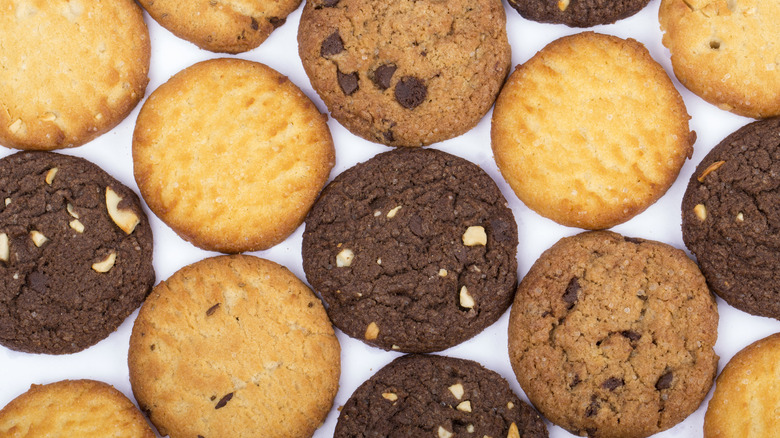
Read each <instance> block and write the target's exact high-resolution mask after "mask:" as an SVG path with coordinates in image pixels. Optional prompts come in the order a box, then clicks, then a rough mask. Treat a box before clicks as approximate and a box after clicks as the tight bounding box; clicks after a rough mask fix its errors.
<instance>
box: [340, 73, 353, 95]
mask: <svg viewBox="0 0 780 438" xmlns="http://www.w3.org/2000/svg"><path fill="white" fill-rule="evenodd" d="M336 78H337V80H338V81H339V87H341V91H343V92H344V94H346V95H347V96H349V95H350V94H352V93H354V92H355V91H357V89H358V74H357V72H354V73H342V72H340V71H337V72H336Z"/></svg>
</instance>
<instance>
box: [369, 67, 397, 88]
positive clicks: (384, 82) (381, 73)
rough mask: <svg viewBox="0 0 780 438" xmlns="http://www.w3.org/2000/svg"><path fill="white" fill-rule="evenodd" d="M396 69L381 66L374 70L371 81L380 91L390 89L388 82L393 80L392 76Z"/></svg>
mask: <svg viewBox="0 0 780 438" xmlns="http://www.w3.org/2000/svg"><path fill="white" fill-rule="evenodd" d="M397 69H398V67H396V66H395V65H393V64H383V65H380V66H379V67H377V68H376V70H374V73H373V75H372V77H371V80H373V81H374V84H375V85H376V86H377V87H379V89H380V90H387V89H388V88H390V80H391V79H392V78H393V74H395V71H396V70H397Z"/></svg>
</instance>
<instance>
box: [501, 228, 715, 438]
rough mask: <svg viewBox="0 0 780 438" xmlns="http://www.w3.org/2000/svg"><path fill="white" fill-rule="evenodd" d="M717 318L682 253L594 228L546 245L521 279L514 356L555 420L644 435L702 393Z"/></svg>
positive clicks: (596, 431) (681, 413) (521, 376)
mask: <svg viewBox="0 0 780 438" xmlns="http://www.w3.org/2000/svg"><path fill="white" fill-rule="evenodd" d="M717 325H718V312H717V307H716V304H715V300H714V297H713V296H712V294H711V293H710V291H709V290H708V289H707V285H706V283H705V280H704V277H703V276H702V274H701V273H700V272H699V269H698V267H697V266H696V264H695V263H694V262H693V261H692V260H690V259H689V258H688V257H687V256H686V255H685V253H683V252H682V251H680V250H678V249H675V248H672V247H670V246H668V245H666V244H663V243H660V242H654V241H649V240H642V239H634V238H627V237H623V236H621V235H619V234H616V233H612V232H606V231H599V232H587V233H583V234H579V235H576V236H573V237H568V238H564V239H561V240H560V241H559V242H558V243H556V244H555V245H553V247H552V248H550V249H549V250H547V251H545V252H544V253H543V254H542V256H541V257H540V258H539V260H537V261H536V263H534V265H533V266H532V267H531V270H530V271H529V273H528V275H527V276H526V277H525V278H524V279H523V281H522V282H521V284H520V286H519V288H518V291H517V296H516V297H515V302H514V305H513V307H512V311H511V314H510V318H509V357H510V361H511V363H512V368H513V369H514V371H515V375H516V376H517V379H518V381H519V383H520V386H521V387H522V388H523V390H524V391H525V393H526V395H528V398H529V399H530V400H531V402H532V403H533V404H534V405H535V406H536V408H537V409H539V411H540V412H541V413H542V414H543V415H544V416H545V417H547V418H548V419H549V420H550V421H552V422H553V423H555V424H558V425H559V426H561V427H563V428H565V429H567V430H569V431H570V432H572V433H574V434H577V435H581V436H590V437H599V438H601V437H607V438H608V437H622V438H629V437H637V438H638V437H646V436H649V435H652V434H654V433H657V432H660V431H662V430H665V429H668V428H670V427H672V426H674V425H675V424H677V423H679V422H681V421H682V420H683V419H685V418H686V417H687V416H688V415H690V414H691V413H692V412H693V411H695V410H696V409H697V408H698V406H699V404H700V403H701V402H702V400H704V397H705V396H706V395H707V392H708V391H709V389H710V387H711V386H712V383H713V379H714V377H715V373H716V371H717V361H718V357H717V355H716V354H715V352H714V350H713V346H714V344H715V341H716V337H717Z"/></svg>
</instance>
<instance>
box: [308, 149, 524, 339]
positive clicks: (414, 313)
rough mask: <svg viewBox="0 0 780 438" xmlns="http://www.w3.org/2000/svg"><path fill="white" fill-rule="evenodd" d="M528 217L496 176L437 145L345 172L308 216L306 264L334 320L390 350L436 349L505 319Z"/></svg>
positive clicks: (394, 153) (352, 333)
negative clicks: (517, 214)
mask: <svg viewBox="0 0 780 438" xmlns="http://www.w3.org/2000/svg"><path fill="white" fill-rule="evenodd" d="M516 252H517V225H516V223H515V220H514V216H513V215H512V211H511V210H510V209H509V208H508V207H507V206H506V200H505V199H504V197H503V196H502V195H501V192H500V191H499V190H498V187H497V186H496V184H495V182H493V180H491V179H490V177H489V176H488V175H487V174H486V173H485V172H484V171H482V170H481V169H480V168H479V167H477V166H476V165H474V164H473V163H470V162H468V161H466V160H464V159H462V158H459V157H456V156H453V155H450V154H447V153H444V152H441V151H437V150H432V149H431V150H427V149H398V150H395V151H391V152H386V153H383V154H379V155H377V156H376V157H374V158H372V159H370V160H368V161H367V162H365V163H362V164H358V165H357V166H355V167H353V168H351V169H348V170H347V171H345V172H344V173H342V174H340V175H339V176H337V177H336V178H335V180H334V181H333V182H331V183H330V184H329V185H328V186H327V187H326V188H325V189H324V190H323V192H322V194H321V196H320V199H319V200H318V201H317V203H316V204H315V206H314V207H313V208H312V210H311V212H310V213H309V215H308V216H307V218H306V229H305V231H304V233H303V269H304V271H305V272H306V278H307V279H308V280H309V283H310V284H311V285H312V287H313V288H314V290H315V291H317V292H318V293H319V294H321V295H322V297H323V299H324V300H325V302H326V303H327V306H328V314H329V316H330V318H331V320H332V321H333V323H334V324H335V325H336V326H337V327H339V328H340V329H342V330H343V331H344V332H345V333H346V334H348V335H349V336H352V337H354V338H357V339H360V340H362V341H364V342H366V343H368V344H370V345H374V346H377V347H380V348H384V349H386V350H390V349H393V350H400V351H405V352H430V351H437V350H442V349H444V348H447V347H450V346H453V345H456V344H458V343H460V342H462V341H464V340H466V339H468V338H470V337H472V336H474V335H476V334H477V333H479V332H480V331H482V329H484V328H485V327H487V326H488V325H490V324H492V323H493V322H495V321H496V320H497V319H498V318H499V317H500V316H501V314H503V313H504V311H505V310H506V309H507V308H508V306H509V304H510V303H511V300H512V296H513V295H514V290H515V285H516V282H517V260H516Z"/></svg>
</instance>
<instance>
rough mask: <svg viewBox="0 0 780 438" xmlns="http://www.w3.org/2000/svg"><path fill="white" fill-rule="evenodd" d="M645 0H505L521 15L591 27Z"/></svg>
mask: <svg viewBox="0 0 780 438" xmlns="http://www.w3.org/2000/svg"><path fill="white" fill-rule="evenodd" d="M649 2H650V0H617V1H615V0H559V1H557V2H554V1H549V0H509V6H511V7H513V8H515V10H516V11H517V12H519V13H520V15H522V16H523V17H524V18H527V19H529V20H533V21H538V22H540V23H557V24H565V25H567V26H569V27H591V26H596V25H598V24H611V23H614V22H616V21H618V20H622V19H623V18H627V17H630V16H632V15H634V14H636V13H637V12H639V11H640V10H641V9H642V8H644V7H645V6H647V4H648V3H649Z"/></svg>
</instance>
